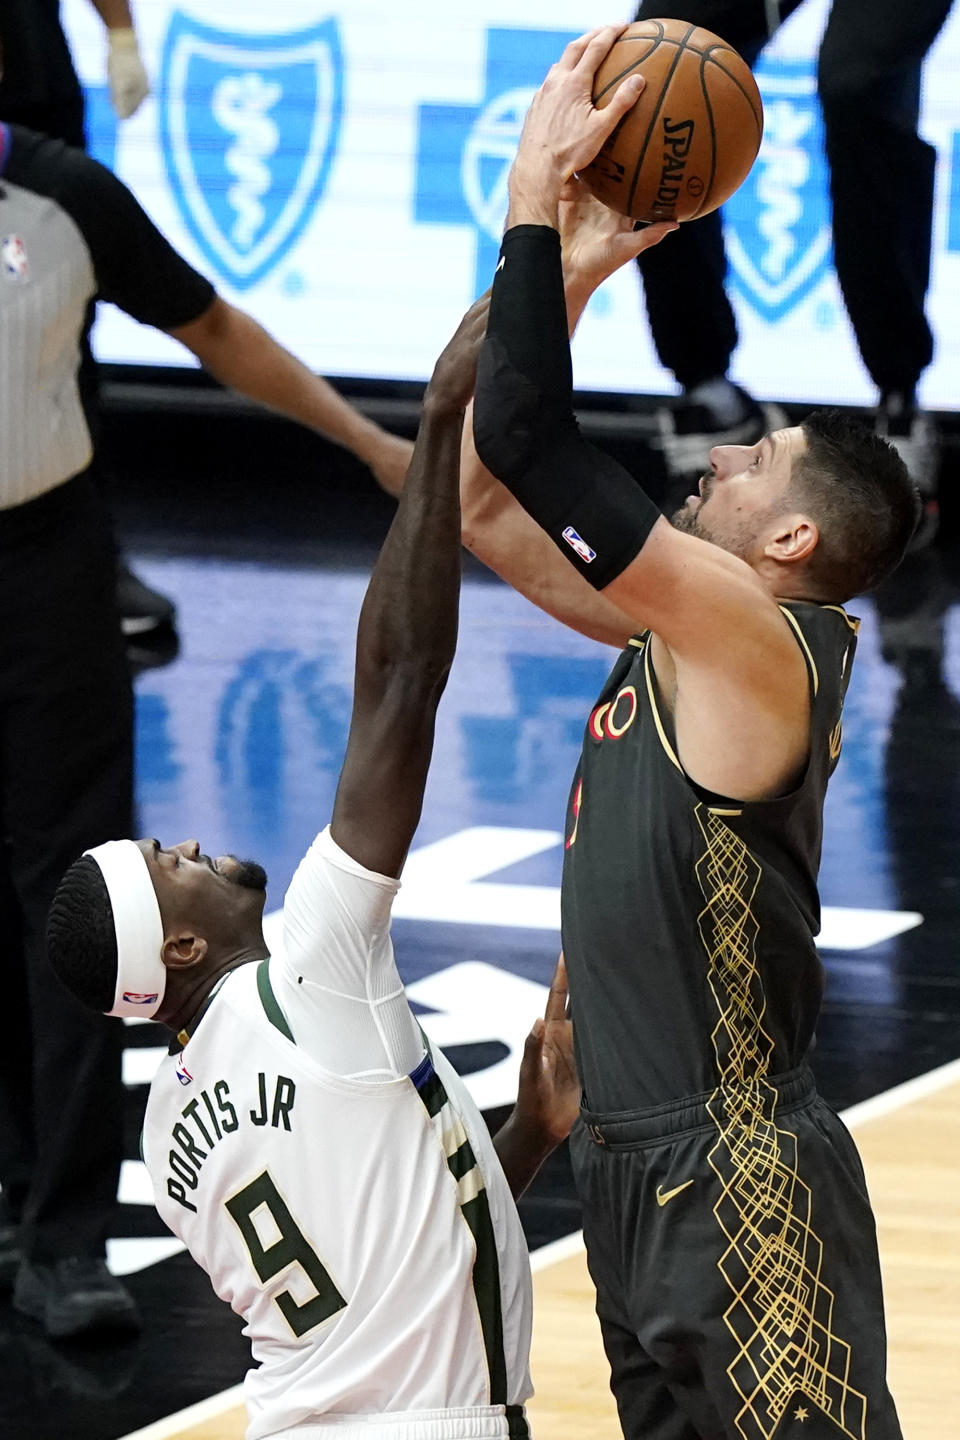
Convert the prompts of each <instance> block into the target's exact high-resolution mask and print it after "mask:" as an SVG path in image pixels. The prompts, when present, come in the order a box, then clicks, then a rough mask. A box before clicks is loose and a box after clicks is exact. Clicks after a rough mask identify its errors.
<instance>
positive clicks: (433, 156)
mask: <svg viewBox="0 0 960 1440" xmlns="http://www.w3.org/2000/svg"><path fill="white" fill-rule="evenodd" d="M574 39H576V33H575V32H573V31H562V30H507V29H504V30H489V31H488V32H487V52H486V63H485V65H484V75H483V92H482V95H481V98H480V103H479V104H478V105H440V104H436V105H421V107H420V115H419V138H418V145H417V188H416V201H415V219H416V220H417V221H418V222H419V223H421V224H424V223H425V224H429V225H469V226H471V227H472V228H473V229H474V230H475V232H476V237H477V262H476V270H475V274H474V292H473V293H474V295H479V294H481V293H482V292H483V291H484V290H486V288H487V286H488V285H489V284H490V282H491V280H492V279H493V270H494V266H495V265H496V263H497V253H498V251H499V249H500V238H501V236H502V234H503V222H504V220H505V219H506V216H507V176H508V174H509V172H510V166H511V164H512V163H513V157H514V155H515V153H516V149H517V142H518V141H519V139H520V131H521V129H522V127H523V118H524V116H525V115H526V113H527V110H528V108H529V105H530V101H531V100H532V99H533V96H534V92H535V91H536V90H537V89H538V88H539V86H540V85H541V84H542V82H543V80H544V77H545V76H546V73H547V71H548V70H549V69H550V66H551V65H552V64H553V63H554V61H555V60H559V58H560V55H561V54H562V52H563V49H564V46H565V45H567V44H568V43H569V42H570V41H571V40H574Z"/></svg>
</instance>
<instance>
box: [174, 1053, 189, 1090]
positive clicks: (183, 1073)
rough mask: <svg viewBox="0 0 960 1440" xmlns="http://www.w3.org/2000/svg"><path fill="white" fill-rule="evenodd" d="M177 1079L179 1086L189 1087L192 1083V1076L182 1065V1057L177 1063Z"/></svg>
mask: <svg viewBox="0 0 960 1440" xmlns="http://www.w3.org/2000/svg"><path fill="white" fill-rule="evenodd" d="M177 1079H178V1080H179V1081H180V1084H181V1085H190V1084H191V1083H192V1081H193V1076H192V1075H191V1074H190V1071H189V1070H188V1069H187V1067H186V1065H185V1064H184V1059H183V1056H182V1055H181V1056H180V1059H179V1061H178V1062H177Z"/></svg>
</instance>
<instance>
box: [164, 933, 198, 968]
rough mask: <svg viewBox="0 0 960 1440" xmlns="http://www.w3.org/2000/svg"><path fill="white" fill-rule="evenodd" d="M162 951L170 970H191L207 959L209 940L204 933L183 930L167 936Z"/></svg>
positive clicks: (165, 963)
mask: <svg viewBox="0 0 960 1440" xmlns="http://www.w3.org/2000/svg"><path fill="white" fill-rule="evenodd" d="M160 953H161V955H162V957H163V963H164V965H166V967H167V969H168V970H189V969H191V968H192V967H193V966H194V965H199V964H200V962H201V961H202V960H203V959H205V957H206V954H207V942H206V940H204V938H203V936H202V935H191V934H189V933H188V932H186V931H181V932H180V933H178V934H175V935H168V936H167V938H166V939H165V940H164V942H163V949H162V951H161V952H160Z"/></svg>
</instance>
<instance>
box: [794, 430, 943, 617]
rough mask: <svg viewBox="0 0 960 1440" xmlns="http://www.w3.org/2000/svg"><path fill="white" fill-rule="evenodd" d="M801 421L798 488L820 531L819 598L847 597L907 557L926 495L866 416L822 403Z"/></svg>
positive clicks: (815, 560) (811, 565)
mask: <svg viewBox="0 0 960 1440" xmlns="http://www.w3.org/2000/svg"><path fill="white" fill-rule="evenodd" d="M801 428H802V429H803V433H804V436H805V437H806V442H807V447H806V450H805V451H804V453H803V455H801V456H800V458H799V459H798V460H797V461H796V463H795V465H794V468H793V475H792V477H791V481H790V492H791V498H792V499H794V500H795V501H797V502H799V503H800V504H803V505H805V506H807V507H808V508H809V510H810V517H811V519H813V520H815V521H816V523H817V525H818V527H819V530H820V539H819V542H818V544H817V548H816V550H815V551H814V553H813V555H812V556H811V558H810V560H809V561H808V572H807V573H808V575H809V577H810V580H811V582H812V588H813V592H814V593H813V594H812V596H811V598H812V599H816V600H821V601H824V602H827V603H830V602H833V603H837V604H839V603H842V602H843V601H845V600H849V599H850V598H851V597H852V596H854V595H859V594H861V593H862V591H864V590H871V589H873V587H874V586H875V585H879V584H880V581H881V580H883V579H885V578H886V576H887V575H889V574H890V571H891V570H893V569H894V568H895V567H896V566H897V565H898V564H899V563H900V561H901V560H902V559H903V554H904V551H905V550H906V548H907V545H908V543H909V541H910V537H911V535H912V534H913V532H914V530H915V529H916V525H917V520H918V517H919V514H920V497H919V495H918V494H917V490H916V487H915V485H914V484H913V481H912V480H911V479H910V475H909V473H908V471H907V467H906V466H905V465H904V463H903V460H902V459H901V458H900V456H899V455H898V454H897V451H896V450H895V449H894V447H893V446H892V445H891V444H890V443H889V442H888V441H886V440H884V439H883V437H882V436H880V435H877V434H876V432H875V431H874V430H873V429H872V428H871V426H870V425H868V424H866V422H865V421H863V420H861V419H859V418H858V417H856V416H854V415H849V414H846V413H845V412H843V411H841V410H814V411H812V412H811V413H810V414H809V415H808V416H807V418H806V419H805V420H804V421H803V422H802V427H801Z"/></svg>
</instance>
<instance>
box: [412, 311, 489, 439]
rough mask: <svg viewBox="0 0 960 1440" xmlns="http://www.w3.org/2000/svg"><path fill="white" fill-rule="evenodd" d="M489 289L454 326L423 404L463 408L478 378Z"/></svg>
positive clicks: (434, 368) (469, 399) (485, 328)
mask: <svg viewBox="0 0 960 1440" xmlns="http://www.w3.org/2000/svg"><path fill="white" fill-rule="evenodd" d="M489 309H490V291H489V290H488V291H487V292H486V294H484V295H481V296H480V299H479V300H475V301H474V303H473V304H472V305H471V306H470V309H469V310H468V311H467V313H466V315H464V317H463V319H462V320H461V321H460V324H459V325H458V326H457V329H456V333H455V334H454V336H453V338H452V340H450V341H449V342H448V343H447V345H446V347H445V349H444V351H443V353H442V355H441V356H440V358H439V360H438V361H437V363H436V365H435V366H434V367H433V374H432V376H431V377H430V383H429V385H428V386H427V391H426V394H425V395H424V397H423V403H424V407H425V408H426V407H428V406H430V405H434V404H439V405H440V406H441V407H442V408H444V409H447V408H450V409H459V410H466V408H467V406H468V405H469V403H470V401H471V399H472V398H473V389H474V385H475V384H476V380H477V359H478V357H479V355H480V346H481V345H482V344H483V337H484V336H485V335H486V333H487V311H488V310H489Z"/></svg>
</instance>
